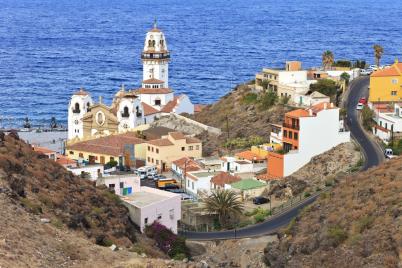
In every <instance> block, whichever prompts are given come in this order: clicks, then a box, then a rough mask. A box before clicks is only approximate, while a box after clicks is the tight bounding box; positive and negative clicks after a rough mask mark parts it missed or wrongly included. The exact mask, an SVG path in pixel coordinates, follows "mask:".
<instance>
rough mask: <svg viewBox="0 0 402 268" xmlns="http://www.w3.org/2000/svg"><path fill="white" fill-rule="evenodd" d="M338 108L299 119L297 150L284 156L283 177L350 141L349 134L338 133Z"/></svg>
mask: <svg viewBox="0 0 402 268" xmlns="http://www.w3.org/2000/svg"><path fill="white" fill-rule="evenodd" d="M339 128H340V125H339V108H335V109H327V110H322V111H320V112H319V113H318V114H317V116H315V117H302V118H300V131H299V148H298V151H291V152H289V153H288V154H286V155H285V156H284V176H288V175H290V174H292V173H293V172H295V171H297V170H298V169H299V168H301V167H302V166H304V165H305V164H307V163H308V162H310V160H311V158H312V157H313V156H316V155H318V154H322V153H324V152H325V151H328V150H330V149H332V148H333V147H335V146H337V145H339V144H341V143H344V142H349V141H350V133H349V132H340V131H339Z"/></svg>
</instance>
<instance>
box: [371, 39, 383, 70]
mask: <svg viewBox="0 0 402 268" xmlns="http://www.w3.org/2000/svg"><path fill="white" fill-rule="evenodd" d="M373 49H374V57H375V63H376V65H377V66H380V60H381V57H382V54H383V53H384V48H383V47H382V46H380V45H378V44H376V45H374V46H373Z"/></svg>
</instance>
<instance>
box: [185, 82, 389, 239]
mask: <svg viewBox="0 0 402 268" xmlns="http://www.w3.org/2000/svg"><path fill="white" fill-rule="evenodd" d="M368 85H369V77H368V76H367V77H360V78H357V79H355V80H354V81H353V82H352V83H351V84H350V89H349V93H348V95H347V99H346V101H345V103H344V107H346V108H347V120H346V125H347V127H348V128H349V130H350V132H351V135H352V137H353V138H354V139H355V140H356V141H357V142H358V143H359V144H360V146H361V148H362V150H363V153H364V156H365V163H364V166H363V170H366V169H368V168H370V167H373V166H376V165H378V164H380V163H381V162H382V161H384V156H383V154H382V150H381V148H380V147H379V146H378V145H377V144H376V143H375V142H373V141H371V140H370V138H369V137H368V136H367V135H366V133H365V132H364V130H363V128H362V126H361V125H360V123H359V120H358V113H357V111H356V105H357V103H358V102H359V99H360V98H361V97H366V98H367V96H368ZM317 197H318V194H317V195H314V196H312V197H310V198H308V199H307V200H305V201H303V202H302V203H300V204H299V205H297V206H295V207H293V208H291V209H289V210H287V211H285V212H284V213H282V214H279V215H277V216H274V217H272V218H271V219H269V220H267V221H265V222H263V223H260V224H255V225H252V226H248V227H244V228H241V229H237V230H228V231H219V232H190V231H183V232H181V233H180V234H181V235H182V236H185V237H186V238H187V239H188V240H217V239H236V238H246V237H254V236H260V235H266V234H272V233H275V232H276V231H277V230H278V229H279V228H281V227H283V226H286V225H287V224H289V222H290V221H291V220H292V219H293V218H294V217H296V216H297V214H298V213H299V212H300V210H301V209H303V208H304V207H306V206H308V205H310V204H311V203H313V202H314V201H315V200H316V199H317Z"/></svg>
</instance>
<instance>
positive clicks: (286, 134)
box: [283, 130, 288, 138]
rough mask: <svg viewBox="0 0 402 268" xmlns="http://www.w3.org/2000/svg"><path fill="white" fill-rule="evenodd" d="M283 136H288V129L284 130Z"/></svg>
mask: <svg viewBox="0 0 402 268" xmlns="http://www.w3.org/2000/svg"><path fill="white" fill-rule="evenodd" d="M283 137H285V138H287V137H288V131H287V130H284V131H283Z"/></svg>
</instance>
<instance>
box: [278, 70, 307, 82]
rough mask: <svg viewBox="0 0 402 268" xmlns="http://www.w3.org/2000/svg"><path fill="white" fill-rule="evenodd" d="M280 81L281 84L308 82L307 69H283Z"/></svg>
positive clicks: (280, 73)
mask: <svg viewBox="0 0 402 268" xmlns="http://www.w3.org/2000/svg"><path fill="white" fill-rule="evenodd" d="M278 82H279V83H280V84H292V83H303V82H307V71H281V72H279V77H278Z"/></svg>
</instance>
